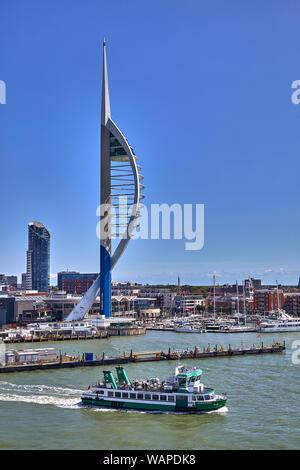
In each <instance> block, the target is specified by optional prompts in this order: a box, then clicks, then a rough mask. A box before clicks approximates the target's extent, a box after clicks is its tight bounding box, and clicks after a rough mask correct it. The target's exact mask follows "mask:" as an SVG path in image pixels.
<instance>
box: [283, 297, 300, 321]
mask: <svg viewBox="0 0 300 470" xmlns="http://www.w3.org/2000/svg"><path fill="white" fill-rule="evenodd" d="M284 310H285V311H286V312H288V313H294V314H296V315H297V316H299V315H300V294H299V292H298V293H297V292H292V293H287V294H284Z"/></svg>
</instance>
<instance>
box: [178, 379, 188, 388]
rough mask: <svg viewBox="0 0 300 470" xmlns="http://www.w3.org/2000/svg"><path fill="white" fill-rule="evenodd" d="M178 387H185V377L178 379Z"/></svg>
mask: <svg viewBox="0 0 300 470" xmlns="http://www.w3.org/2000/svg"><path fill="white" fill-rule="evenodd" d="M178 385H179V387H186V377H178Z"/></svg>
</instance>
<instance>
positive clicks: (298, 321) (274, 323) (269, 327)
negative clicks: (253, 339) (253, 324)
mask: <svg viewBox="0 0 300 470" xmlns="http://www.w3.org/2000/svg"><path fill="white" fill-rule="evenodd" d="M257 330H258V331H260V332H261V333H280V332H288V331H300V318H299V317H291V316H290V315H288V314H287V313H286V312H285V311H284V310H279V311H278V318H277V320H270V321H263V322H262V323H260V324H259V325H258V328H257Z"/></svg>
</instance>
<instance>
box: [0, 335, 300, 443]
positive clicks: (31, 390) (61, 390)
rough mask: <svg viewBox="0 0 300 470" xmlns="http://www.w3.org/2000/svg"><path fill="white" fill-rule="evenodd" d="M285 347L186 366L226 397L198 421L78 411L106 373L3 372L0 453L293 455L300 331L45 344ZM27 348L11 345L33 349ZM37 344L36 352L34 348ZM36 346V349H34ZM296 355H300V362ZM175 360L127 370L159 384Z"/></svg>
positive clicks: (73, 349)
mask: <svg viewBox="0 0 300 470" xmlns="http://www.w3.org/2000/svg"><path fill="white" fill-rule="evenodd" d="M273 340H274V341H280V342H282V341H283V340H285V341H286V347H287V350H286V352H285V353H282V354H266V355H259V356H256V355H254V356H237V357H224V358H213V359H202V360H201V361H199V360H189V361H188V362H186V363H187V364H188V365H189V366H194V365H195V366H196V365H197V366H199V367H201V369H202V370H203V382H204V384H205V385H207V386H213V387H214V388H215V389H216V391H217V392H220V393H222V392H225V393H226V394H227V395H228V402H227V411H226V410H223V411H222V412H214V413H209V414H203V415H183V414H176V415H173V414H159V413H144V412H135V411H130V412H126V411H114V410H100V409H97V408H89V407H84V406H82V405H81V404H80V395H81V392H82V391H83V390H85V389H86V388H87V386H88V384H89V383H93V382H96V381H97V380H98V378H100V377H101V378H102V370H103V369H104V368H103V367H92V368H76V369H63V370H49V371H36V372H21V373H11V374H2V375H1V377H0V410H1V412H0V449H90V450H92V449H107V450H110V449H111V450H113V449H172V450H173V449H174V450H175V449H187V450H194V449H298V448H299V446H300V430H299V420H300V407H299V389H300V387H299V386H300V364H293V362H292V353H293V352H294V351H295V350H294V349H292V345H293V342H294V341H295V340H300V334H299V333H284V334H277V335H272V334H262V335H261V337H260V338H259V339H258V338H257V334H256V333H244V334H243V333H241V334H226V335H223V334H218V333H210V334H190V335H187V334H184V333H173V332H166V331H161V332H160V331H148V332H147V334H146V336H142V337H111V338H109V339H99V340H92V341H82V342H79V341H73V342H61V343H57V342H55V343H47V347H51V346H53V347H56V348H57V351H58V353H59V350H60V349H61V351H62V352H67V353H70V354H74V355H76V354H78V353H80V354H82V353H83V352H94V353H95V354H98V355H101V354H102V352H103V351H104V352H105V354H106V355H112V356H115V355H117V354H118V353H120V352H121V353H123V351H124V350H126V351H127V352H129V351H130V349H133V351H151V350H152V351H153V350H160V349H163V350H167V349H168V348H169V347H171V350H172V349H173V347H175V348H176V349H178V350H184V349H187V348H189V349H191V348H193V347H194V346H195V345H197V346H199V347H201V348H202V347H204V346H205V347H206V346H207V345H208V344H210V346H211V347H214V346H215V345H216V344H218V345H219V346H221V345H223V346H228V344H231V346H240V345H243V346H246V345H249V346H250V345H251V344H253V343H255V344H259V343H260V342H261V341H263V342H264V343H265V344H271V343H272V341H273ZM31 346H32V345H31V344H25V345H23V344H22V345H17V346H16V347H18V348H22V349H23V348H26V347H28V348H30V347H31ZM35 346H36V345H35ZM41 347H43V345H41ZM299 357H300V355H299ZM174 367H175V362H174V361H161V362H148V363H140V364H128V365H126V372H127V375H128V376H129V377H130V378H131V379H133V378H142V377H160V378H165V377H166V376H168V375H171V374H172V373H173V370H174Z"/></svg>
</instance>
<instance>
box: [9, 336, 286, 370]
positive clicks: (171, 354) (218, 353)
mask: <svg viewBox="0 0 300 470" xmlns="http://www.w3.org/2000/svg"><path fill="white" fill-rule="evenodd" d="M285 349H286V348H285V342H284V343H283V344H280V343H274V344H272V345H271V346H264V344H263V343H262V344H261V345H260V346H255V345H252V346H251V347H248V348H244V347H242V348H231V346H230V345H229V346H228V348H226V349H225V348H224V347H219V346H218V345H216V346H215V347H214V348H211V346H207V347H206V348H203V349H202V350H201V349H200V348H198V347H195V348H194V349H193V350H186V351H171V350H170V349H169V350H168V352H163V351H144V352H133V351H131V352H130V354H126V353H125V352H124V355H123V356H116V357H110V356H105V355H104V353H103V354H102V357H101V358H98V357H97V356H96V358H95V359H92V360H87V359H86V357H84V355H83V356H82V357H81V358H74V360H67V361H64V360H59V361H54V362H48V363H40V362H39V363H34V364H11V365H10V364H8V365H5V366H0V373H8V372H22V371H34V370H46V369H66V368H71V367H93V366H104V365H111V364H127V363H136V362H149V361H164V360H167V361H172V360H187V359H208V358H212V357H232V356H245V355H250V354H251V355H252V354H272V353H282V352H284V351H285Z"/></svg>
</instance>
